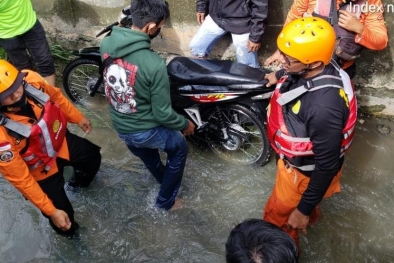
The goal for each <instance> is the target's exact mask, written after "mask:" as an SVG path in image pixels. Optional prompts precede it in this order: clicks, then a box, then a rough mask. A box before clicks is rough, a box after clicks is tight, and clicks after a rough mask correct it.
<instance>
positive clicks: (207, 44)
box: [189, 15, 260, 68]
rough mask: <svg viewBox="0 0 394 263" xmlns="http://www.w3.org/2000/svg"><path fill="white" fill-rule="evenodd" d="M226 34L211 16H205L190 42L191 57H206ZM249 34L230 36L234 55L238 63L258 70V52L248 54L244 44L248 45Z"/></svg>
mask: <svg viewBox="0 0 394 263" xmlns="http://www.w3.org/2000/svg"><path fill="white" fill-rule="evenodd" d="M226 33H227V32H226V31H224V30H223V29H222V28H220V27H219V26H218V25H217V24H216V23H215V21H213V20H212V18H211V16H209V15H208V16H206V17H205V20H204V22H203V23H202V25H201V26H200V28H199V29H198V31H197V33H196V35H195V36H194V37H193V39H192V40H191V41H190V44H189V47H190V54H191V55H192V56H193V57H198V58H205V57H207V56H208V55H209V54H210V53H211V51H212V48H213V46H214V45H215V44H216V42H217V41H218V40H219V38H221V37H222V36H223V35H224V34H226ZM249 35H250V33H246V34H231V37H232V39H233V45H234V48H235V55H236V57H237V61H238V62H239V63H242V64H245V65H248V66H251V67H254V68H259V67H260V65H259V60H258V52H257V51H255V52H248V48H247V47H246V44H247V43H248V40H249Z"/></svg>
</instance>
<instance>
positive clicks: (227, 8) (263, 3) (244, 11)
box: [196, 0, 268, 43]
mask: <svg viewBox="0 0 394 263" xmlns="http://www.w3.org/2000/svg"><path fill="white" fill-rule="evenodd" d="M196 8H197V12H198V13H205V14H209V15H210V16H211V17H212V19H213V21H215V22H216V24H218V26H220V27H221V28H222V29H223V30H225V31H228V32H230V33H234V34H245V33H250V36H249V39H250V41H252V42H254V43H260V42H261V40H262V38H263V34H264V29H265V23H266V19H267V15H268V0H197V1H196Z"/></svg>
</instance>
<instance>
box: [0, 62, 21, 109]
mask: <svg viewBox="0 0 394 263" xmlns="http://www.w3.org/2000/svg"><path fill="white" fill-rule="evenodd" d="M25 75H26V74H25V73H21V72H19V70H17V69H16V68H15V67H14V66H13V65H11V64H10V63H8V62H7V61H5V60H2V59H0V104H1V102H3V100H4V99H5V98H6V97H8V96H9V95H11V94H12V93H14V92H15V91H16V90H17V89H18V88H19V87H20V85H21V84H22V82H23V78H24V77H25Z"/></svg>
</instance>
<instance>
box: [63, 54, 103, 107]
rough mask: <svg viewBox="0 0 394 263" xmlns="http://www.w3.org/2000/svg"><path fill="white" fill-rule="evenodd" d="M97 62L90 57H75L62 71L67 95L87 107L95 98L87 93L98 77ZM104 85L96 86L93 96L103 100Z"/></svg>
mask: <svg viewBox="0 0 394 263" xmlns="http://www.w3.org/2000/svg"><path fill="white" fill-rule="evenodd" d="M99 76H100V74H99V63H98V62H97V61H95V60H92V59H87V58H76V59H74V60H72V61H71V62H70V63H69V64H68V65H67V66H66V67H65V68H64V71H63V88H64V91H65V92H66V94H67V96H68V97H69V98H70V99H71V100H72V101H73V102H78V103H80V104H82V105H84V106H87V107H89V105H91V104H92V103H94V102H95V101H96V100H97V99H94V98H92V97H91V96H90V95H89V91H90V90H91V89H92V88H93V87H94V85H95V84H96V82H97V80H98V79H99ZM103 96H105V93H104V85H103V84H101V85H100V87H99V88H98V90H97V92H96V94H95V97H101V98H98V100H100V99H101V100H103V98H102V97H103Z"/></svg>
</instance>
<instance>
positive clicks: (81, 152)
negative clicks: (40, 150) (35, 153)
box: [38, 131, 101, 236]
mask: <svg viewBox="0 0 394 263" xmlns="http://www.w3.org/2000/svg"><path fill="white" fill-rule="evenodd" d="M66 140H67V144H68V150H69V153H70V160H69V161H68V160H66V159H63V158H59V157H58V158H57V159H56V163H57V166H58V168H59V171H58V172H57V173H55V174H54V175H52V176H50V177H48V178H46V179H44V180H41V181H38V184H39V185H40V187H41V189H42V190H43V191H44V193H46V194H47V196H48V198H49V199H51V201H52V202H53V205H54V206H55V207H56V208H57V209H59V210H63V211H64V212H66V213H67V215H68V217H69V218H70V221H71V228H70V229H69V230H67V231H63V230H61V229H60V228H58V227H57V226H55V224H54V223H53V222H52V220H51V218H50V217H49V216H47V215H45V214H43V215H44V216H45V217H46V218H48V220H49V224H50V225H51V227H52V228H53V229H54V230H55V231H56V232H57V233H58V234H61V235H65V236H72V235H74V233H75V230H76V229H77V228H78V223H76V222H75V220H74V209H73V207H72V205H71V203H70V201H69V200H68V197H67V195H66V192H65V190H64V183H65V182H64V176H63V170H64V167H65V166H72V167H73V168H74V170H78V171H79V172H78V173H75V176H76V180H77V181H78V182H79V183H80V186H81V187H88V186H89V184H90V183H91V182H92V180H93V179H94V177H95V176H96V174H97V172H98V170H99V168H100V164H101V154H100V147H99V146H97V145H95V144H93V143H91V142H90V141H88V140H87V139H84V138H81V137H79V136H77V135H75V134H72V133H70V132H69V131H67V133H66Z"/></svg>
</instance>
